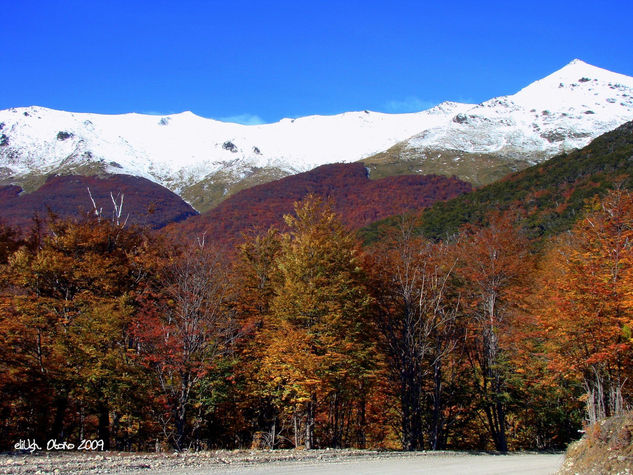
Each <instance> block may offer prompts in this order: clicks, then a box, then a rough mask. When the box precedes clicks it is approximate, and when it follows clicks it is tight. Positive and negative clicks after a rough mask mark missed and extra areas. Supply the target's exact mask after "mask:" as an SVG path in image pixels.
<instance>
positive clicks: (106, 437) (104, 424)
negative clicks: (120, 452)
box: [97, 400, 110, 450]
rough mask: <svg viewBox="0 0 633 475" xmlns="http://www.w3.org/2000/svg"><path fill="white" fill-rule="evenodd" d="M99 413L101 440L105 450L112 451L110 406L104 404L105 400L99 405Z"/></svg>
mask: <svg viewBox="0 0 633 475" xmlns="http://www.w3.org/2000/svg"><path fill="white" fill-rule="evenodd" d="M97 412H98V416H99V425H98V428H97V430H98V432H99V439H100V440H103V448H104V450H110V409H109V407H108V404H107V403H105V402H103V400H101V401H99V403H98V405H97Z"/></svg>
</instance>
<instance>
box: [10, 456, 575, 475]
mask: <svg viewBox="0 0 633 475" xmlns="http://www.w3.org/2000/svg"><path fill="white" fill-rule="evenodd" d="M562 462H563V455H561V454H554V455H552V454H532V453H521V454H510V455H490V454H469V453H461V452H417V453H407V452H373V451H358V450H349V451H346V450H314V451H274V452H268V451H235V452H231V451H218V452H199V453H189V454H129V453H112V452H105V453H86V454H78V453H76V452H63V453H46V452H45V453H39V454H35V455H15V454H14V455H0V473H3V474H4V473H11V474H26V473H30V474H33V473H64V474H65V473H126V474H137V475H138V474H148V475H149V474H152V475H153V474H181V475H185V474H186V475H201V474H207V473H210V474H220V473H226V474H244V475H256V474H270V473H274V474H275V475H277V474H281V475H283V474H295V473H297V474H309V475H317V474H348V475H349V474H381V475H383V474H385V475H389V474H475V475H477V474H482V475H484V474H485V475H491V474H526V475H528V474H529V475H536V474H554V473H556V472H557V471H558V469H559V468H560V466H561V464H562Z"/></svg>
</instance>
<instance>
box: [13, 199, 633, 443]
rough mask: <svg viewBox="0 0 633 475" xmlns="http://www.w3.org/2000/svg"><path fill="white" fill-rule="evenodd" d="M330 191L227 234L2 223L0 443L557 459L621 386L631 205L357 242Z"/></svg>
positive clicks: (625, 387) (401, 227) (631, 322)
mask: <svg viewBox="0 0 633 475" xmlns="http://www.w3.org/2000/svg"><path fill="white" fill-rule="evenodd" d="M334 210H335V203H333V202H332V201H331V200H327V199H323V198H319V197H318V196H315V195H308V196H306V197H305V198H303V199H301V200H299V201H297V202H296V203H295V206H294V211H293V212H292V213H289V214H287V215H286V216H285V217H284V220H285V221H284V222H283V223H279V224H278V225H277V226H273V227H271V228H270V229H269V230H267V231H264V232H260V233H254V232H252V233H246V234H243V235H242V239H241V241H240V242H239V243H238V244H236V245H234V244H231V245H229V244H226V243H218V242H215V241H213V240H210V239H208V238H207V237H206V236H205V235H204V234H199V235H197V236H194V238H193V239H190V240H187V239H179V240H174V239H173V238H170V237H167V235H165V234H160V233H158V232H156V231H151V230H148V229H145V228H139V227H134V226H130V225H125V224H124V223H121V222H118V221H117V220H112V219H107V218H106V217H103V216H99V215H97V216H95V215H94V214H93V215H91V216H89V217H85V218H82V219H72V218H56V217H55V216H52V215H51V216H49V218H47V220H45V222H43V221H40V220H35V221H34V223H33V225H32V226H31V228H30V231H29V232H28V233H20V232H18V231H17V230H14V229H12V228H10V227H8V226H3V227H2V228H1V229H0V265H1V267H2V272H1V273H0V288H1V292H0V392H1V394H2V396H3V397H2V400H0V443H1V444H2V446H1V447H0V450H8V449H10V448H11V447H12V446H13V444H14V443H15V442H16V441H17V440H18V439H20V438H22V439H24V438H27V437H28V438H31V439H36V440H42V441H45V440H48V439H56V440H58V441H62V440H78V439H80V438H92V439H100V440H103V441H104V444H105V448H109V449H113V450H129V451H154V450H167V449H176V450H185V449H205V448H238V447H256V448H293V447H304V448H306V449H310V448H317V447H318V448H325V447H361V448H362V447H365V448H385V449H404V450H418V449H433V450H434V449H447V448H451V449H480V450H497V451H501V452H505V451H508V450H520V449H539V450H544V449H562V448H564V447H565V446H566V444H567V443H568V442H569V441H571V440H574V439H577V438H578V437H579V432H578V431H579V430H580V429H582V427H583V425H584V424H586V423H589V422H594V421H596V420H598V419H600V418H603V417H605V416H610V415H613V414H617V413H619V412H621V411H622V410H624V408H626V407H627V403H629V402H630V401H631V400H632V396H633V394H632V393H633V359H632V355H633V352H632V351H631V350H632V346H633V333H632V332H633V330H632V328H633V248H632V245H631V242H633V241H632V240H633V195H632V194H631V193H630V192H628V191H626V189H625V188H623V187H614V188H613V189H612V190H611V191H610V192H608V193H606V194H602V195H601V196H600V197H599V196H595V197H594V198H592V199H589V200H586V201H585V202H584V204H583V210H582V213H581V214H579V216H578V218H577V220H576V221H575V224H573V226H571V228H570V229H569V231H566V232H562V233H558V234H556V235H551V236H550V237H548V238H547V239H546V240H539V241H535V240H534V239H533V238H532V236H531V235H530V233H529V232H526V228H525V226H524V225H522V224H521V223H523V222H524V220H525V216H524V214H522V211H519V210H513V209H508V210H505V211H504V210H496V211H491V212H489V213H488V214H486V217H485V219H483V220H482V221H481V222H478V223H466V224H464V225H462V226H461V227H460V228H459V229H458V231H456V232H454V233H451V234H446V235H445V236H444V237H443V238H442V239H432V238H428V237H425V236H424V234H422V233H421V232H420V223H419V216H418V215H416V214H411V215H403V216H401V217H399V218H397V219H394V220H392V221H391V223H390V225H389V226H388V227H386V228H385V229H384V230H383V231H381V238H380V239H377V240H374V241H372V242H369V243H368V242H362V241H361V240H360V238H359V236H358V234H357V232H356V231H353V230H350V229H348V227H347V225H346V223H345V222H344V220H343V219H342V218H341V217H340V216H339V215H338V214H337V213H336V212H335V211H334Z"/></svg>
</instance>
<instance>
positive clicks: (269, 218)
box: [169, 163, 472, 242]
mask: <svg viewBox="0 0 633 475" xmlns="http://www.w3.org/2000/svg"><path fill="white" fill-rule="evenodd" d="M471 189H472V187H471V185H470V184H469V183H466V182H464V181H461V180H459V179H457V178H455V177H452V178H449V177H443V176H436V175H425V176H420V175H403V176H397V177H388V178H382V179H380V180H370V179H369V177H368V171H367V170H366V168H365V167H364V166H363V164H362V163H350V164H343V163H338V164H333V165H323V166H321V167H318V168H316V169H314V170H312V171H309V172H305V173H299V174H298V175H294V176H290V177H286V178H282V179H280V180H276V181H273V182H271V183H266V184H263V185H258V186H254V187H252V188H248V189H246V190H242V191H240V192H239V193H236V194H235V195H233V196H231V197H229V198H227V199H226V200H225V201H223V202H222V203H221V204H220V205H218V206H217V207H216V208H213V209H212V210H210V211H207V212H206V213H203V214H201V215H200V216H196V217H192V218H190V219H188V220H187V221H185V222H182V223H178V224H176V225H173V226H170V227H169V231H170V232H173V233H174V234H178V235H181V236H182V235H185V236H192V235H202V234H205V235H206V236H207V237H208V238H210V239H212V240H219V241H223V242H235V241H238V240H239V239H240V238H241V234H242V233H243V232H246V231H249V232H250V231H252V230H259V231H261V230H266V229H267V228H268V227H269V226H271V225H275V226H278V227H279V226H283V215H284V214H286V213H289V212H291V211H292V206H293V203H294V202H295V201H298V200H301V199H302V198H303V197H305V196H306V195H307V194H309V193H313V194H315V195H319V196H321V197H323V198H326V199H331V200H332V206H333V207H334V210H335V211H336V212H337V213H339V215H340V216H341V218H342V219H343V221H344V223H345V225H346V226H347V227H349V228H350V229H357V228H360V227H361V226H365V225H367V224H369V223H371V222H373V221H376V220H377V219H382V218H385V217H387V216H393V215H395V214H400V213H404V212H407V211H410V210H419V209H421V208H426V207H428V206H431V205H432V204H433V203H435V202H436V201H443V200H447V199H450V198H453V197H455V196H457V195H459V194H461V193H466V192H468V191H470V190H471Z"/></svg>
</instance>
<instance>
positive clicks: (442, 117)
mask: <svg viewBox="0 0 633 475" xmlns="http://www.w3.org/2000/svg"><path fill="white" fill-rule="evenodd" d="M629 120H633V78H631V77H628V76H623V75H620V74H616V73H612V72H609V71H606V70H603V69H600V68H597V67H594V66H591V65H588V64H586V63H583V62H582V61H579V60H574V61H572V62H571V63H570V64H568V65H567V66H565V67H564V68H562V69H561V70H559V71H557V72H555V73H553V74H551V75H550V76H547V77H546V78H544V79H542V80H540V81H536V82H534V83H532V84H531V85H529V86H528V87H526V88H524V89H522V90H521V91H519V92H518V93H516V94H515V95H512V96H503V97H498V98H494V99H490V100H489V101H486V102H484V103H482V104H478V105H475V104H460V103H455V102H444V103H442V104H440V105H438V106H436V107H433V108H431V109H429V110H426V111H422V112H418V113H412V114H383V113H378V112H371V111H361V112H347V113H344V114H339V115H334V116H308V117H302V118H298V119H283V120H281V121H279V122H277V123H273V124H265V125H249V126H247V125H239V124H234V123H225V122H219V121H216V120H212V119H206V118H203V117H199V116H196V115H195V114H193V113H191V112H184V113H181V114H174V115H168V116H154V115H141V114H124V115H101V114H89V113H72V112H63V111H56V110H51V109H46V108H42V107H36V106H34V107H27V108H14V109H8V110H3V111H0V180H2V182H4V183H10V182H15V183H20V184H23V183H24V182H25V181H28V180H30V179H32V177H33V176H42V175H45V174H51V173H97V172H109V173H126V174H130V175H136V176H141V177H145V178H148V179H150V180H153V181H155V182H157V183H160V184H162V185H165V186H167V187H168V188H170V189H171V190H173V191H175V192H176V193H179V194H181V195H182V196H183V197H185V199H187V200H188V201H189V202H191V203H192V204H194V206H196V207H197V208H198V209H207V208H208V207H210V206H211V205H213V204H215V203H217V202H218V201H220V200H221V199H222V197H223V196H227V195H228V194H229V193H231V192H232V191H234V190H236V189H239V188H243V187H245V186H247V185H249V184H256V183H258V182H262V181H267V180H270V179H274V178H279V177H281V176H284V175H288V174H293V173H297V172H301V171H306V170H309V169H312V168H314V167H316V166H319V165H322V164H326V163H335V162H352V161H358V160H361V159H363V160H365V159H366V160H368V162H372V160H374V161H375V156H376V154H380V153H384V152H385V151H388V150H390V149H392V148H393V147H394V146H396V147H397V148H398V151H399V157H398V160H407V161H411V160H414V161H415V162H416V164H420V163H424V162H425V161H429V160H437V158H438V157H440V156H442V154H443V153H444V152H450V153H449V155H450V157H451V160H452V161H453V162H455V161H459V160H460V159H461V158H462V157H461V156H460V155H468V154H471V155H472V154H487V155H490V154H494V155H495V156H499V157H502V158H503V159H504V160H510V161H512V160H522V161H524V162H525V163H529V162H533V161H538V160H542V159H545V158H549V157H550V156H552V155H554V154H556V153H559V152H560V151H563V150H568V149H573V148H579V147H582V146H584V145H586V144H587V143H588V142H589V141H590V140H591V139H593V138H595V137H597V136H598V135H600V134H602V133H604V132H606V131H608V130H612V129H614V128H615V127H617V126H618V125H620V124H622V123H624V122H626V121H629ZM416 166H417V165H416ZM481 166H482V167H485V166H486V163H485V162H482V163H481ZM413 171H420V172H423V171H425V170H424V167H422V168H420V170H413ZM439 171H440V172H441V171H442V170H439ZM383 173H384V170H383ZM396 173H397V171H396ZM446 173H452V172H451V171H450V170H446ZM473 181H476V180H473ZM205 196H206V197H205Z"/></svg>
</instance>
